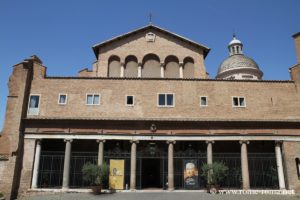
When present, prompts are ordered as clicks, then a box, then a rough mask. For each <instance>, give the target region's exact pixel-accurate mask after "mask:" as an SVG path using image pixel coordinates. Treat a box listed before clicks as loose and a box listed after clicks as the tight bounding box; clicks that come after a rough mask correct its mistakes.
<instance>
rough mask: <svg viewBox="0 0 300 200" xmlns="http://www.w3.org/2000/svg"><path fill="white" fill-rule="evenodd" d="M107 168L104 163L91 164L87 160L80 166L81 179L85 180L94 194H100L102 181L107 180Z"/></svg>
mask: <svg viewBox="0 0 300 200" xmlns="http://www.w3.org/2000/svg"><path fill="white" fill-rule="evenodd" d="M108 173H109V168H108V165H107V164H106V163H103V164H102V165H100V166H99V165H97V164H92V163H90V162H87V163H86V164H84V165H83V167H82V179H83V181H85V182H87V183H88V184H89V185H90V186H91V188H92V190H93V193H94V194H100V193H101V189H102V183H103V182H104V181H106V180H107V178H108Z"/></svg>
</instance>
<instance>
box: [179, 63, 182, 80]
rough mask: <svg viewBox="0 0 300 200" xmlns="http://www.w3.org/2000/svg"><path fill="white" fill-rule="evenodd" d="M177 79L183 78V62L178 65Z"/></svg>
mask: <svg viewBox="0 0 300 200" xmlns="http://www.w3.org/2000/svg"><path fill="white" fill-rule="evenodd" d="M179 78H183V62H180V63H179Z"/></svg>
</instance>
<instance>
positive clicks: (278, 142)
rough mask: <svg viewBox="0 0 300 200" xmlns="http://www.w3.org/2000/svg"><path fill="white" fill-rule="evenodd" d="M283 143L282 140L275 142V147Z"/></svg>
mask: <svg viewBox="0 0 300 200" xmlns="http://www.w3.org/2000/svg"><path fill="white" fill-rule="evenodd" d="M282 143H283V141H282V140H275V146H280V145H281V144H282Z"/></svg>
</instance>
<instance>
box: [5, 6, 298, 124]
mask: <svg viewBox="0 0 300 200" xmlns="http://www.w3.org/2000/svg"><path fill="white" fill-rule="evenodd" d="M299 10H300V1H299V0H251V1H250V0H249V1H246V0H209V1H208V0H205V1H203V0H184V1H180V0H163V1H162V0H151V1H145V0H127V1H125V0H123V1H121V0H119V1H116V0H109V1H108V0H107V1H99V0H82V1H79V0H73V1H71V0H70V1H61V0H51V1H46V0H22V1H17V0H1V1H0V80H1V82H0V91H1V93H0V94H1V95H0V130H1V129H2V126H3V120H4V115H5V109H6V97H7V94H8V90H7V82H8V79H9V76H10V73H11V72H12V66H13V65H14V64H16V63H19V62H20V61H22V60H23V59H25V58H28V57H29V56H31V55H33V54H36V55H38V56H39V57H40V58H41V59H42V61H43V63H44V65H46V66H47V67H48V71H47V74H48V75H55V76H73V75H74V76H75V75H76V74H77V72H78V71H79V70H80V69H83V68H85V67H89V68H91V64H92V62H93V61H94V60H95V56H94V54H93V51H92V49H91V47H92V45H94V44H96V43H99V42H101V41H104V40H107V39H110V38H111V37H114V36H117V35H120V34H123V33H126V32H129V31H131V30H133V29H137V28H139V27H142V26H145V25H147V24H148V21H149V19H148V15H149V13H150V12H151V13H152V15H153V23H154V24H155V25H157V26H160V27H162V28H164V29H167V30H169V31H172V32H175V33H177V34H179V35H182V36H184V37H187V38H189V39H192V40H194V41H196V42H199V43H202V44H204V45H206V46H208V47H210V48H211V52H210V53H209V55H208V56H207V58H206V61H205V64H206V68H207V71H208V72H209V73H210V76H211V77H212V78H213V77H215V75H216V71H217V68H218V66H219V65H220V63H221V62H222V60H223V59H225V58H226V57H227V56H228V51H227V44H228V43H229V42H230V40H231V38H232V33H233V30H235V32H236V34H237V37H238V39H240V40H241V41H242V42H243V44H244V53H245V54H246V55H247V56H249V57H251V58H253V59H254V60H255V61H256V62H257V63H258V65H259V66H260V68H261V70H262V71H263V72H264V77H263V78H264V79H267V80H270V79H274V80H288V79H290V77H289V73H288V68H289V67H291V66H293V65H294V64H296V54H295V45H294V42H293V40H292V38H291V35H293V34H294V33H296V32H299V31H300V12H299Z"/></svg>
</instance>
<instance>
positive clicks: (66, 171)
mask: <svg viewBox="0 0 300 200" xmlns="http://www.w3.org/2000/svg"><path fill="white" fill-rule="evenodd" d="M65 143H66V148H65V160H64V172H63V185H62V189H68V188H69V179H70V161H71V147H72V140H65Z"/></svg>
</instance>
